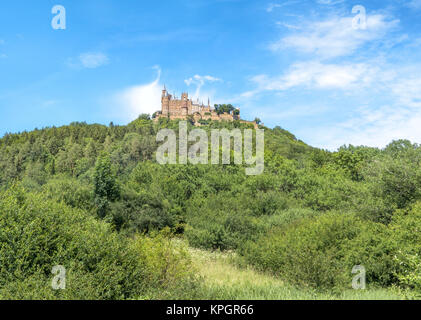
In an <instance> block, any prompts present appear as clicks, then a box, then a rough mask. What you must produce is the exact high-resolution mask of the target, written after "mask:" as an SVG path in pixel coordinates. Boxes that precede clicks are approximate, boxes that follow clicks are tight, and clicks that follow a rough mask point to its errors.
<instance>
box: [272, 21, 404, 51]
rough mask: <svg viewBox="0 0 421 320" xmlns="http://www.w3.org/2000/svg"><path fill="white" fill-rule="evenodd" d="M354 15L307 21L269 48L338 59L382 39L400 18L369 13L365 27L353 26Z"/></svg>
mask: <svg viewBox="0 0 421 320" xmlns="http://www.w3.org/2000/svg"><path fill="white" fill-rule="evenodd" d="M352 21H353V17H332V18H330V19H327V20H323V21H313V22H310V23H307V24H305V25H304V26H303V27H302V30H300V31H297V32H295V33H292V34H290V35H287V36H285V37H283V38H281V39H280V40H278V41H277V42H275V43H273V44H272V45H271V46H270V48H271V49H272V50H274V51H279V50H285V49H294V50H296V51H298V52H302V53H306V54H311V55H316V56H318V57H319V58H335V57H341V56H346V55H351V54H352V53H354V52H355V51H356V50H357V49H359V48H361V47H362V46H363V45H364V44H366V43H368V42H370V41H374V40H377V39H381V38H383V36H384V35H385V34H386V33H387V32H388V31H389V30H391V29H392V28H394V27H396V26H397V25H398V23H399V20H397V19H395V20H390V19H388V18H387V17H386V16H385V15H381V14H375V15H367V28H366V29H365V30H362V29H355V28H353V24H352Z"/></svg>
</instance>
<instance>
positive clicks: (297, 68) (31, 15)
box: [0, 0, 421, 150]
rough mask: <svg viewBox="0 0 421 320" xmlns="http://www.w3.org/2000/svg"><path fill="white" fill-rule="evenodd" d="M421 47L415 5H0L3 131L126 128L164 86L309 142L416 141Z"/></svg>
mask: <svg viewBox="0 0 421 320" xmlns="http://www.w3.org/2000/svg"><path fill="white" fill-rule="evenodd" d="M57 5H60V6H61V7H60V8H59V9H60V10H53V8H54V7H56V6H57ZM63 9H64V10H63ZM64 14H65V19H64ZM420 49H421V0H407V1H403V0H393V1H389V0H382V1H377V0H369V1H367V0H353V1H350V0H312V1H310V0H286V1H276V0H268V1H263V0H250V1H247V0H168V1H166V0H162V1H159V2H158V1H139V0H124V1H117V0H60V1H58V0H57V1H49V0H38V1H29V0H14V1H10V0H3V1H1V4H0V135H2V134H4V133H6V132H13V133H15V132H21V131H24V130H27V131H30V130H33V129H35V128H43V127H47V126H60V125H66V124H69V123H71V122H74V121H85V122H87V123H102V124H106V125H108V124H109V123H110V122H114V123H115V124H127V123H129V122H130V121H132V120H134V119H136V118H137V116H138V115H139V114H142V113H149V114H152V113H153V112H154V111H157V110H160V96H161V90H162V88H163V86H164V85H165V86H166V87H167V89H168V91H170V93H175V94H176V95H177V96H180V95H181V92H184V91H187V92H189V94H190V96H191V97H193V98H195V99H196V98H197V99H199V100H202V101H204V102H207V99H208V98H210V99H211V104H216V103H231V104H234V105H235V106H237V107H239V108H240V109H241V116H242V118H243V119H248V120H253V119H254V118H255V117H259V118H260V119H261V120H262V122H263V123H264V124H265V125H266V126H267V127H270V128H273V127H275V126H280V127H282V128H284V129H287V130H289V131H291V132H292V133H293V134H295V135H296V136H297V138H298V139H301V140H303V141H304V142H306V143H308V144H310V145H312V146H315V147H320V148H324V149H329V150H335V149H337V148H339V147H340V146H342V145H344V144H347V145H348V144H352V145H366V146H373V147H380V148H382V147H384V146H386V145H387V144H388V143H390V142H391V141H392V140H396V139H409V140H411V141H412V142H417V143H421V54H420Z"/></svg>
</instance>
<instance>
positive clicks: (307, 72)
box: [243, 61, 379, 96]
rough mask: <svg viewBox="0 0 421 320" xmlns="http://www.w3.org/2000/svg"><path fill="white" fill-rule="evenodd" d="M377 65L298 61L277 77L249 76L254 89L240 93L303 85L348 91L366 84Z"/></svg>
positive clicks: (369, 82)
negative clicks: (254, 86) (255, 87)
mask: <svg viewBox="0 0 421 320" xmlns="http://www.w3.org/2000/svg"><path fill="white" fill-rule="evenodd" d="M378 72H379V71H378V68H377V67H374V66H371V65H370V64H366V63H348V64H323V63H321V62H318V61H309V62H300V63H296V64H294V65H292V66H291V68H290V69H289V70H288V72H286V73H285V74H283V75H281V76H279V77H268V76H267V75H258V76H255V77H253V78H251V81H252V82H254V83H255V84H256V85H257V89H256V90H252V91H248V92H246V93H243V95H245V96H252V95H253V94H256V93H259V92H261V91H273V90H275V91H276V90H279V91H284V90H288V89H291V88H294V87H298V86H303V87H306V88H309V89H342V90H351V89H355V88H356V87H362V86H368V85H369V84H371V83H372V81H373V79H374V78H375V77H376V74H377V73H378Z"/></svg>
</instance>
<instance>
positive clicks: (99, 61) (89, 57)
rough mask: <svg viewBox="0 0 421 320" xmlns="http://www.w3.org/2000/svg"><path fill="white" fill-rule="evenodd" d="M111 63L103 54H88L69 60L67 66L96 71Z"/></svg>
mask: <svg viewBox="0 0 421 320" xmlns="http://www.w3.org/2000/svg"><path fill="white" fill-rule="evenodd" d="M109 62H110V59H109V58H108V56H107V55H106V54H104V53H102V52H86V53H82V54H80V55H79V57H78V58H77V59H74V58H70V59H68V61H67V64H68V65H69V66H70V67H74V68H86V69H96V68H99V67H101V66H104V65H107V64H108V63H109Z"/></svg>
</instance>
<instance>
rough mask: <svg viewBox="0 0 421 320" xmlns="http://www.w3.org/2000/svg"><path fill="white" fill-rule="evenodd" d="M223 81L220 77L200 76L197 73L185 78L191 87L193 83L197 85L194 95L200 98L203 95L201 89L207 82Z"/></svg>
mask: <svg viewBox="0 0 421 320" xmlns="http://www.w3.org/2000/svg"><path fill="white" fill-rule="evenodd" d="M220 81H222V80H221V79H219V78H216V77H212V76H200V75H197V74H196V75H195V76H193V77H190V78H189V79H186V80H184V82H185V83H186V85H187V86H188V87H190V86H191V85H195V86H196V91H195V93H194V94H193V96H194V97H196V98H199V97H200V96H201V89H202V87H203V86H204V85H205V83H206V82H220Z"/></svg>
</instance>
